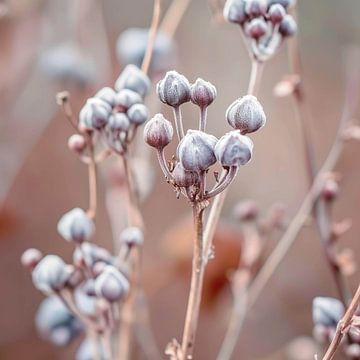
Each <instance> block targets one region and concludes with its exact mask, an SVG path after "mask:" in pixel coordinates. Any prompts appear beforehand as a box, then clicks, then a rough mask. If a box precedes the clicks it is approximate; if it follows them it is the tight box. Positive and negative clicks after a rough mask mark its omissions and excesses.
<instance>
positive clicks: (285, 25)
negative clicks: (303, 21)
mask: <svg viewBox="0 0 360 360" xmlns="http://www.w3.org/2000/svg"><path fill="white" fill-rule="evenodd" d="M279 32H280V34H281V35H282V36H284V37H290V36H294V35H295V34H296V32H297V25H296V21H295V20H294V18H293V17H292V16H291V15H285V17H284V19H283V20H282V21H281V23H280V27H279Z"/></svg>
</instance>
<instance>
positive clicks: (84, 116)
mask: <svg viewBox="0 0 360 360" xmlns="http://www.w3.org/2000/svg"><path fill="white" fill-rule="evenodd" d="M111 110H112V109H111V106H110V105H109V104H108V103H106V102H105V101H103V100H101V99H99V98H90V99H88V100H87V101H86V104H85V105H84V106H83V108H82V109H81V111H80V114H79V125H80V126H81V127H82V128H84V129H85V130H95V129H96V130H99V129H101V128H103V127H104V126H105V125H106V124H107V122H108V120H109V116H110V114H111Z"/></svg>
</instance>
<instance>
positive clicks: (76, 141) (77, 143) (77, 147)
mask: <svg viewBox="0 0 360 360" xmlns="http://www.w3.org/2000/svg"><path fill="white" fill-rule="evenodd" d="M86 147H87V143H86V140H85V138H84V136H82V135H80V134H73V135H71V136H70V137H69V140H68V148H69V149H70V150H71V151H74V152H75V153H77V154H82V153H83V152H84V151H85V149H86Z"/></svg>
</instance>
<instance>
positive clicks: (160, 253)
mask: <svg viewBox="0 0 360 360" xmlns="http://www.w3.org/2000/svg"><path fill="white" fill-rule="evenodd" d="M298 2H299V4H298V7H299V40H300V45H301V49H302V57H303V62H304V64H303V66H304V74H305V79H304V82H305V89H306V92H307V98H308V101H309V104H310V107H311V112H312V115H313V117H312V118H313V123H312V124H310V126H311V131H312V136H313V141H314V144H315V146H316V157H317V161H318V163H319V164H320V163H321V162H322V161H323V159H324V157H325V156H326V154H327V153H328V151H329V148H330V147H331V144H332V142H333V139H334V136H335V133H336V127H337V124H338V121H339V118H340V114H341V111H342V106H343V102H344V88H345V83H344V79H345V74H346V71H345V70H346V69H345V61H344V56H343V54H344V50H345V48H346V47H347V46H348V45H359V43H360V22H359V21H358V18H359V15H360V2H359V1H358V0H343V1H337V0H322V1H312V0H299V1H298ZM169 3H170V1H169V0H164V7H167V6H168V4H169ZM220 6H221V1H219V2H218V3H217V2H213V3H212V6H210V4H209V2H208V1H206V0H193V1H192V2H191V4H190V6H189V8H188V11H187V12H186V14H185V15H184V18H183V20H182V21H181V23H180V25H179V28H178V30H177V32H176V34H175V40H176V47H177V48H176V61H175V63H174V66H175V67H176V70H178V71H179V72H181V73H183V74H185V75H186V76H187V77H188V78H189V80H190V81H195V80H196V78H197V77H202V78H204V79H206V80H209V81H211V82H212V83H213V84H214V85H215V86H216V87H217V90H218V97H217V100H216V102H215V103H214V104H213V105H212V106H211V108H210V109H209V122H208V124H209V125H208V127H209V131H210V132H211V133H213V134H214V135H216V136H220V135H222V134H223V133H224V132H225V131H227V130H228V128H229V127H228V125H227V123H226V120H225V117H224V112H225V110H226V108H227V106H228V105H229V104H230V103H231V102H233V101H234V100H235V99H236V98H237V97H240V96H242V95H244V94H245V93H246V89H247V83H248V78H249V73H250V62H249V58H248V54H247V51H246V49H245V47H244V45H243V42H242V39H241V35H240V32H239V29H237V28H236V26H233V25H230V24H227V23H223V22H221V21H220V22H219V21H216V19H217V18H218V17H217V15H216V11H217V10H216V9H217V8H218V7H220ZM151 14H152V1H149V0H147V1H145V0H132V1H119V0H117V1H114V0H104V1H100V0H77V1H74V0H64V1H58V0H36V1H35V0H32V1H27V0H9V1H6V2H5V1H1V2H0V16H1V18H0V119H1V120H0V174H1V175H0V205H1V213H0V284H1V297H0V309H1V313H0V359H21V358H24V357H25V356H26V358H29V359H39V360H41V359H50V358H52V359H69V358H72V357H73V352H74V349H75V348H76V346H77V342H75V343H74V344H72V345H71V346H70V347H69V348H66V349H57V348H55V347H53V346H52V345H50V344H48V343H46V342H44V341H43V340H41V339H40V338H39V337H38V335H37V333H36V330H35V327H34V323H33V318H34V314H35V312H36V309H37V307H38V304H39V303H40V301H41V299H42V297H43V296H42V295H41V294H40V293H39V292H38V291H37V290H35V289H34V288H33V285H32V282H31V277H30V276H29V273H28V272H27V271H26V270H24V269H23V268H22V267H21V264H20V261H19V259H20V256H21V254H22V252H23V251H24V250H25V249H26V248H28V247H36V248H39V249H41V250H42V251H43V252H44V253H56V254H59V255H62V256H63V257H64V258H65V259H71V254H72V246H71V245H70V244H68V243H65V242H64V241H63V240H61V238H60V236H59V235H58V234H57V232H56V224H57V221H58V219H59V218H60V216H61V215H62V214H63V213H64V212H66V211H67V210H69V209H71V208H73V207H75V206H80V207H82V208H86V206H87V201H88V180H87V169H86V166H85V165H84V164H82V163H81V162H80V161H79V160H78V158H77V157H76V156H74V154H73V153H71V152H70V151H69V150H68V148H67V146H66V143H67V139H68V137H69V136H70V135H71V134H72V129H71V127H70V126H69V124H68V122H67V121H66V120H65V118H64V116H63V114H62V112H61V111H60V109H59V107H58V106H57V104H56V100H55V96H56V93H57V92H58V91H61V90H68V91H69V92H70V95H71V102H72V106H73V109H74V113H75V114H77V113H78V111H79V109H80V108H81V106H82V105H83V104H84V102H85V101H86V99H87V98H88V97H89V96H91V95H93V94H94V93H95V92H96V90H97V89H99V88H100V87H102V86H105V85H109V86H113V84H114V82H115V80H116V78H117V76H118V74H119V72H120V70H121V68H122V66H121V64H120V63H119V61H118V58H117V55H116V41H117V38H118V36H119V34H121V33H122V32H123V31H125V30H126V29H128V28H129V27H147V26H148V25H149V23H150V21H151ZM66 65H68V67H66ZM288 72H289V68H288V59H287V53H286V47H283V48H282V50H281V51H280V53H279V54H278V55H277V56H276V57H275V58H274V59H273V60H272V61H270V62H269V63H268V64H267V65H266V68H265V72H264V79H263V82H262V85H261V91H260V94H259V99H260V100H261V102H262V104H263V106H264V109H265V111H266V113H267V118H268V123H267V125H266V127H265V128H264V129H263V130H261V131H260V132H259V133H256V134H255V135H254V136H253V139H254V143H255V153H254V158H253V161H252V162H251V164H250V165H249V166H246V167H244V168H243V169H242V170H241V172H240V174H239V176H238V178H237V179H236V182H235V183H234V184H233V186H232V187H231V195H230V196H228V198H227V202H226V205H225V209H224V212H223V215H222V216H223V223H224V225H223V226H224V229H225V230H224V231H223V232H221V234H220V235H219V236H218V238H217V242H216V244H217V250H216V251H217V254H218V257H217V258H218V259H217V260H216V258H215V260H214V263H212V264H211V270H210V268H209V271H208V274H207V276H208V277H207V280H208V282H207V286H206V288H205V293H204V302H203V305H204V306H203V308H202V312H201V318H200V326H199V331H198V337H197V345H196V354H195V358H196V359H215V354H216V353H217V349H218V348H219V346H220V344H221V341H222V339H223V335H224V332H225V329H226V326H227V322H228V316H229V313H230V310H231V303H232V301H231V292H230V290H229V287H228V284H227V276H228V273H229V271H230V270H231V268H232V267H234V266H235V264H236V263H237V259H238V252H239V251H240V250H239V249H240V245H239V244H240V240H239V239H240V238H241V229H240V227H239V225H238V224H237V223H236V221H235V220H234V218H233V215H232V210H233V207H234V205H235V204H236V203H237V202H238V201H240V200H244V199H253V200H255V201H256V202H257V203H258V205H259V208H260V209H261V211H262V212H263V213H265V212H266V211H267V209H268V208H269V207H270V206H271V205H272V204H273V203H276V202H281V203H284V204H285V205H286V218H287V219H288V220H290V219H291V217H292V216H293V215H294V214H295V213H296V210H297V209H298V206H299V204H300V203H301V201H302V199H303V198H304V195H305V193H306V189H307V185H306V173H305V166H304V161H303V158H302V143H301V137H300V129H299V125H298V122H297V120H296V116H295V112H294V106H293V105H294V104H293V101H292V99H291V97H289V98H283V99H279V98H276V97H275V96H274V95H273V88H274V86H275V85H276V84H277V82H278V81H279V80H281V79H282V78H283V76H284V75H286V74H287V73H288ZM148 100H149V106H150V108H151V112H152V114H154V113H155V112H157V111H159V110H160V109H159V106H160V105H159V102H157V101H156V99H155V97H154V96H153V95H152V96H150V97H149V99H148ZM164 111H167V110H164ZM184 119H185V123H186V125H187V126H192V124H194V123H195V122H196V121H197V113H196V109H195V108H194V107H191V106H190V105H189V106H185V113H184ZM139 140H141V134H139ZM139 142H140V141H139ZM153 155H154V154H152V153H151V155H149V154H147V158H146V162H145V163H144V164H142V165H141V166H143V167H144V168H149V171H150V173H152V175H148V178H146V179H145V183H147V182H149V183H151V182H153V186H154V187H153V189H152V192H151V193H150V194H148V196H147V197H146V199H145V200H144V202H143V204H142V208H143V211H144V217H145V225H146V244H145V251H144V266H143V270H144V286H145V290H146V293H147V294H148V297H149V306H150V314H151V322H152V324H153V328H154V333H155V337H156V340H157V343H158V346H159V348H160V349H164V348H165V346H166V344H167V343H168V342H169V341H170V340H171V339H172V338H173V337H176V338H179V337H180V336H181V332H182V327H183V319H184V314H185V309H186V301H187V294H188V284H189V271H190V257H189V256H190V254H191V245H190V242H189V241H188V240H187V238H188V236H189V235H188V217H189V216H190V208H189V206H188V204H187V203H186V201H184V200H183V199H182V200H177V199H176V197H175V194H174V193H173V191H172V189H171V187H170V186H168V185H167V184H166V183H165V181H163V179H162V176H161V174H160V171H159V169H158V164H157V161H156V160H155V157H154V156H153ZM169 156H170V155H169ZM359 156H360V145H359V144H358V143H356V142H351V143H349V144H348V145H346V148H345V150H344V153H343V155H342V157H341V159H340V162H339V165H338V167H337V169H336V170H337V171H338V172H339V173H340V174H341V181H340V186H341V191H340V195H339V200H338V201H337V202H336V206H335V213H334V217H335V218H336V219H337V220H342V219H343V218H351V219H352V221H353V226H352V228H351V230H350V231H349V232H347V233H346V235H345V236H344V237H343V239H342V246H344V247H347V246H350V247H351V248H352V249H353V250H354V252H355V258H356V259H357V258H358V257H359V254H360V246H359V233H360V212H359V210H360V207H359V203H360V188H359V179H360V177H359V176H360V165H359V161H358V159H359ZM107 167H108V166H107V165H106V164H105V165H104V169H101V171H100V183H99V199H100V200H99V217H98V219H97V235H96V239H95V241H96V242H98V243H100V244H102V245H103V246H106V247H108V248H110V247H111V237H112V234H111V227H110V223H109V220H108V217H107V209H106V199H109V197H111V192H110V193H109V191H107V186H108V185H109V182H110V183H111V176H110V181H109V176H108V172H107V171H106V169H107ZM119 218H121V216H120V217H119ZM119 222H120V223H121V219H119ZM279 237H280V233H276V234H275V235H274V236H273V238H272V239H271V240H269V241H270V242H269V245H268V247H269V249H271V248H272V247H273V246H274V245H275V244H276V242H277V240H278V238H279ZM350 281H351V285H352V288H354V287H355V286H356V285H357V283H358V281H359V276H358V273H357V272H356V273H355V274H354V275H353V276H352V277H351V278H350ZM319 295H322V296H335V295H336V292H335V288H334V286H333V282H332V278H331V276H330V273H329V271H328V267H327V264H326V262H325V260H324V256H323V253H322V249H321V245H320V242H319V241H318V237H317V233H316V231H315V230H314V226H307V227H305V228H304V229H303V230H302V231H301V234H300V235H299V237H298V239H297V241H296V242H295V245H294V246H293V247H292V248H291V250H290V252H289V254H288V256H287V257H286V259H285V261H284V262H283V263H282V264H281V266H280V267H279V269H278V270H277V272H276V273H275V275H274V276H273V277H272V278H271V281H270V282H269V283H268V285H267V287H266V289H265V290H264V292H263V294H262V296H261V298H260V299H259V301H258V302H257V303H256V305H255V306H254V307H253V309H252V310H251V312H250V313H249V314H248V316H247V319H246V322H245V325H244V328H243V330H242V333H241V336H240V339H239V342H238V346H237V349H236V352H235V355H234V357H233V358H234V359H242V360H248V359H279V360H280V359H292V357H290V355H288V354H287V352H286V346H287V344H288V343H289V341H291V340H293V339H295V338H297V337H299V336H302V335H307V336H311V333H312V319H311V304H312V299H313V298H314V297H315V296H319ZM134 358H136V359H142V358H144V357H143V355H142V354H141V352H140V351H137V353H136V354H135V355H134ZM339 358H341V356H339Z"/></svg>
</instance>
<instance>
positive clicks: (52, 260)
mask: <svg viewBox="0 0 360 360" xmlns="http://www.w3.org/2000/svg"><path fill="white" fill-rule="evenodd" d="M68 276H69V274H68V272H67V269H66V264H65V262H64V261H63V259H61V258H60V257H59V256H56V255H47V256H45V257H44V258H42V259H41V260H40V261H39V263H38V264H37V265H36V267H35V268H34V270H33V272H32V281H33V283H34V286H35V287H36V288H37V289H38V290H40V291H42V292H44V293H45V294H50V293H52V292H54V291H58V290H61V289H63V288H64V286H65V284H66V281H67V279H68Z"/></svg>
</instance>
